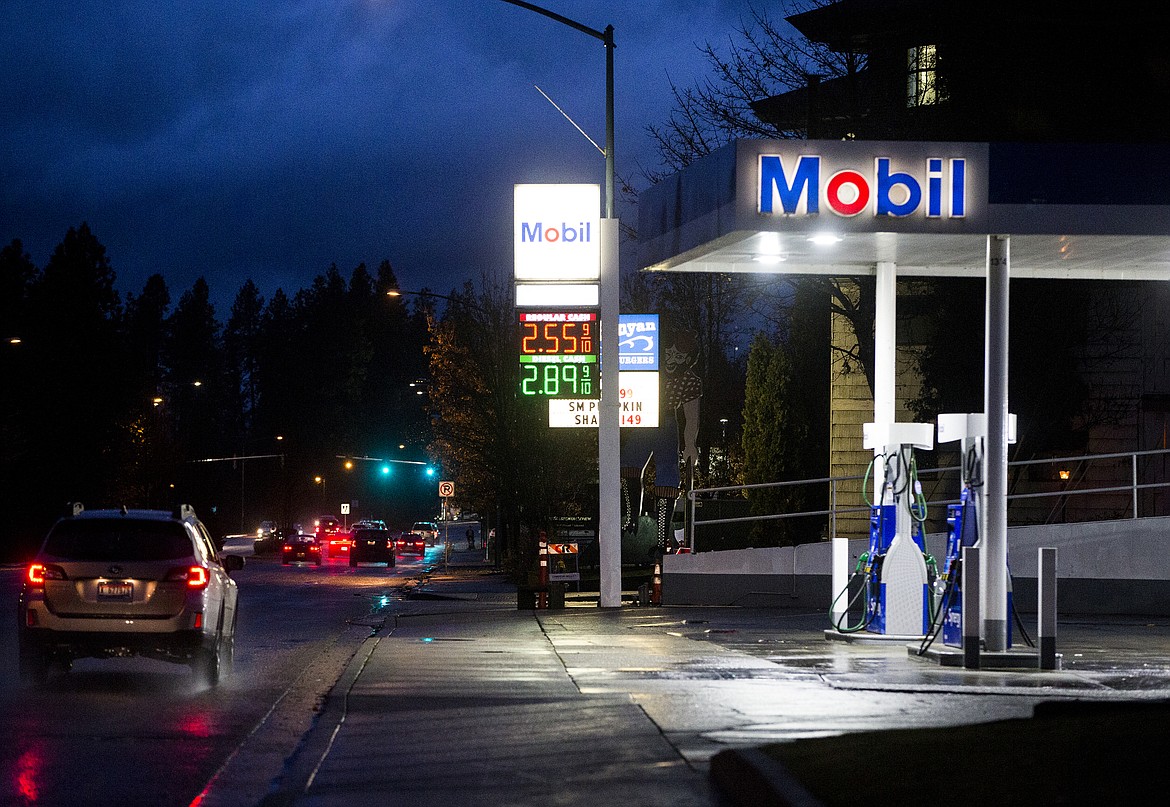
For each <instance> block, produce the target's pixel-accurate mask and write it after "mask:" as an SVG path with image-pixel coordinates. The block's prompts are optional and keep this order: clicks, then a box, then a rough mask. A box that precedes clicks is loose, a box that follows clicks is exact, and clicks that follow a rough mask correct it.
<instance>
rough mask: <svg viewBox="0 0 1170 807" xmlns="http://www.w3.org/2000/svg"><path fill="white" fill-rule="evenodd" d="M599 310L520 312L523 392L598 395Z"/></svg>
mask: <svg viewBox="0 0 1170 807" xmlns="http://www.w3.org/2000/svg"><path fill="white" fill-rule="evenodd" d="M599 336H600V333H599V330H598V322H597V312H596V311H541V312H533V311H524V312H521V313H520V394H521V395H530V396H537V397H541V398H598V397H600V395H601V384H600V377H599V375H598V372H597V368H598V363H597V361H598V360H597V356H598V349H599V348H600V346H601V345H600V342H601V340H600V338H599Z"/></svg>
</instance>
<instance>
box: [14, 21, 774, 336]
mask: <svg viewBox="0 0 1170 807" xmlns="http://www.w3.org/2000/svg"><path fill="white" fill-rule="evenodd" d="M538 5H541V6H543V7H545V8H547V9H549V10H552V11H555V12H557V13H559V14H562V15H564V16H566V17H569V18H571V19H574V20H577V21H578V22H581V23H583V24H585V25H588V26H590V27H592V28H596V29H599V30H600V29H604V28H605V26H606V25H610V24H612V25H613V26H614V29H615V41H616V43H617V48H616V50H615V61H616V69H615V75H616V78H617V82H616V84H617V86H616V92H615V96H616V106H617V111H616V140H617V143H616V148H615V153H616V155H617V173H618V174H619V175H620V176H623V177H628V178H630V179H631V180H633V181H634V184H635V186H636V187H638V188H642V187H645V185H646V184H647V183H646V181H645V180H644V179H643V177H642V171H643V170H644V169H649V170H653V169H657V168H659V163H658V157H657V153H656V151H655V150H654V148H653V145H652V142H651V139H650V137H649V135H648V134H647V133H646V126H647V125H650V124H661V123H662V122H664V121H665V120H666V119H667V117H668V115H669V112H670V109H671V106H672V99H671V97H670V91H669V90H670V82H671V81H672V80H673V81H674V82H675V83H676V84H678V85H680V86H682V87H689V86H692V85H693V84H694V83H695V82H696V81H698V80H701V79H702V78H704V77H706V76H707V75H709V69H708V66H707V64H706V62H705V60H704V59H703V57H702V56H701V54H700V53H699V52H698V46H699V45H700V44H702V43H704V42H707V41H710V42H712V43H713V44H716V45H719V46H725V45H726V43H727V42H728V41H729V38H730V37H731V36H733V35H734V32H735V29H736V28H737V27H738V26H739V25H740V23H741V21H746V20H747V19H748V18H749V16H750V9H751V7H752V0H722V1H721V0H638V2H603V1H602V0H544V2H539V3H538ZM756 5H757V7H759V5H760V3H759V0H756ZM775 6H776V4H775V3H767V4H766V6H765V7H766V8H767V9H768V11H769V13H774V16H777V17H778V16H779V14H778V13H775V12H774V7H775ZM0 53H2V54H3V55H2V56H0V59H3V69H2V70H0V108H3V110H4V125H3V127H0V243H2V244H7V243H9V242H10V241H11V240H12V239H13V238H20V239H21V240H22V241H23V242H24V246H25V249H26V250H27V251H28V252H29V254H30V255H31V256H32V259H33V261H34V263H36V264H37V266H43V265H44V263H45V262H46V261H47V260H48V258H49V256H50V254H51V252H52V250H53V248H54V247H55V246H56V245H57V244H58V243H59V242H60V241H61V239H62V237H63V236H64V235H65V232H66V231H67V230H68V229H69V228H70V227H74V226H77V225H78V224H80V223H81V222H82V221H85V222H88V223H89V226H90V228H91V229H92V231H93V232H94V234H95V235H96V237H97V238H98V240H100V241H101V242H102V243H103V244H104V245H105V246H106V249H107V253H108V256H109V258H110V261H111V264H112V265H113V267H114V269H115V271H116V272H117V274H118V287H119V290H120V291H122V292H123V293H125V292H133V293H138V292H140V291H141V289H142V284H143V282H144V281H145V279H146V277H148V276H149V275H150V274H153V273H155V272H159V273H161V274H162V275H163V276H164V277H165V278H166V280H167V283H168V285H169V286H170V290H171V295H172V299H174V300H177V299H178V297H179V295H180V294H181V293H182V292H183V291H185V290H186V289H188V288H190V286H191V284H192V283H193V282H194V281H195V279H196V278H197V277H199V276H201V275H202V276H204V277H206V278H207V280H208V282H209V283H210V284H211V289H212V294H213V299H214V301H215V302H216V304H217V309H218V313H219V314H220V316H221V318H226V316H227V313H228V312H227V310H226V307H227V306H228V305H230V302H231V300H232V299H233V298H234V296H235V293H236V291H237V290H238V289H239V287H240V285H241V284H242V283H243V281H244V280H245V279H246V278H249V277H250V278H252V280H253V281H255V283H256V284H257V285H258V286H259V287H260V291H261V293H262V294H263V295H264V296H265V298H267V297H269V296H270V295H271V294H272V292H273V291H275V290H276V289H277V288H278V287H282V288H284V289H285V290H286V291H287V292H289V293H290V294H291V293H293V292H295V291H296V290H298V289H300V288H302V287H304V286H307V285H308V284H309V283H310V282H311V280H312V278H313V277H314V276H316V275H317V274H320V273H321V272H323V271H325V270H326V269H327V268H328V266H329V265H330V264H331V263H336V264H337V266H338V268H339V269H341V271H342V273H343V274H344V275H345V276H346V277H348V276H349V273H350V271H351V270H352V269H353V267H354V266H356V265H357V264H358V263H360V262H365V263H367V264H368V265H370V266H371V267H373V266H376V265H377V263H379V262H380V261H381V260H383V259H389V260H390V262H391V263H392V264H393V265H394V267H395V270H396V272H397V273H398V277H399V279H400V281H401V283H402V285H403V287H404V288H410V289H417V288H421V287H423V286H429V287H430V288H431V289H433V290H435V291H438V292H440V293H443V292H446V291H448V290H450V289H451V288H452V287H454V286H458V285H460V284H461V283H462V281H463V280H464V279H467V278H471V279H478V278H479V277H480V276H481V274H483V273H498V274H499V276H500V277H510V274H511V259H512V256H511V240H510V239H511V215H512V186H513V184H515V183H523V182H596V183H598V184H602V183H603V182H604V159H603V158H602V156H601V154H600V153H599V152H598V151H597V150H596V149H595V148H594V147H593V146H592V145H590V143H589V141H588V140H586V139H585V138H584V137H583V136H582V135H581V134H580V133H579V132H577V131H576V130H575V129H574V128H573V126H572V125H571V124H570V123H569V122H568V121H566V120H565V119H564V118H563V117H562V116H561V114H560V113H559V112H557V110H556V109H555V108H554V107H553V106H552V105H551V104H550V103H549V102H548V101H547V100H545V99H544V98H543V97H542V96H541V95H540V93H539V92H537V90H536V89H535V88H534V85H539V87H540V88H541V89H542V90H544V91H545V92H546V93H548V95H549V96H551V97H552V99H553V100H554V101H556V103H557V104H558V105H559V106H560V107H561V108H562V109H564V110H565V112H566V113H568V114H569V115H571V116H572V117H573V119H574V120H575V121H576V122H577V123H578V124H580V125H581V126H582V128H583V129H584V130H585V131H586V132H587V133H589V135H590V136H591V137H592V138H593V139H594V140H596V141H597V142H598V143H604V134H605V132H604V128H605V127H604V114H605V111H604V97H605V88H604V74H605V52H604V47H603V46H602V44H601V42H599V41H598V40H595V39H593V38H591V37H589V36H587V35H585V34H583V33H580V32H578V31H575V30H573V29H571V28H568V27H566V26H564V25H561V24H558V23H556V22H554V21H552V20H549V19H547V18H545V17H542V16H540V15H538V14H536V13H533V12H531V11H527V10H524V9H521V8H517V7H515V6H512V5H509V4H506V3H504V2H500V0H280V1H279V2H275V1H274V0H249V2H245V3H241V2H238V0H230V1H229V0H203V2H200V3H158V2H147V1H146V0H129V1H128V2H118V1H117V0H115V2H101V3H99V2H94V0H70V2H68V3H63V4H61V3H42V2H33V1H30V0H0ZM619 212H620V213H622V214H623V215H629V216H630V219H629V223H630V224H636V220H634V218H633V212H632V211H627V210H621V211H619Z"/></svg>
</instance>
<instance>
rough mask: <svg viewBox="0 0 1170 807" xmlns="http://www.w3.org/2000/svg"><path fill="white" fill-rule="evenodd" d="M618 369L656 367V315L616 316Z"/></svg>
mask: <svg viewBox="0 0 1170 807" xmlns="http://www.w3.org/2000/svg"><path fill="white" fill-rule="evenodd" d="M618 369H619V370H650V371H653V370H657V369H658V315H657V314H621V315H619V316H618Z"/></svg>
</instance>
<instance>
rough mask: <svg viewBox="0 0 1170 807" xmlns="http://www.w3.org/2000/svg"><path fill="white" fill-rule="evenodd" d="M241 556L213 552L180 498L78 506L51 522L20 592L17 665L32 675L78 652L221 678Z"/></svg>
mask: <svg viewBox="0 0 1170 807" xmlns="http://www.w3.org/2000/svg"><path fill="white" fill-rule="evenodd" d="M243 567H244V559H243V558H242V557H240V556H239V555H221V554H220V553H219V552H218V550H217V549H216V546H215V542H214V541H213V540H212V538H211V535H210V534H209V533H208V531H207V528H206V527H205V526H204V525H203V523H202V522H201V521H199V519H198V518H196V517H195V512H194V510H193V509H192V508H191V507H190V506H188V505H181V506H180V507H178V508H176V509H175V510H174V511H173V512H168V511H166V510H127V509H126V508H124V507H123V508H122V509H120V510H85V509H84V508H82V507H81V506H80V505H74V506H73V512H72V514H71V515H69V516H66V517H65V518H62V519H60V520H59V521H58V522H57V523H56V524H54V525H53V527H52V528H51V529H50V530H49V533H48V535H47V536H45V541H44V543H43V544H42V545H41V548H40V551H39V552H37V555H36V557H35V558H33V561H32V563H30V564H29V566H28V569H27V570H26V573H25V577H24V586H23V588H22V589H21V593H20V603H19V607H18V610H19V620H20V623H19V631H20V672H21V676H22V677H23V678H24V679H25V680H27V681H31V682H34V683H39V682H41V681H44V680H45V679H46V678H47V677H48V674H49V671H50V669H51V668H52V667H57V668H59V669H63V670H68V669H69V668H70V666H71V665H72V662H73V659H76V658H86V657H89V658H114V657H119V656H144V657H147V658H153V659H161V660H163V661H170V662H176V663H180V664H188V665H190V666H191V668H192V671H193V672H194V674H195V676H196V678H197V680H198V681H199V682H200V683H203V684H206V685H208V686H214V685H216V684H217V683H219V681H220V678H221V677H223V676H224V675H226V674H227V673H228V672H229V671H230V670H231V666H232V655H233V645H234V639H235V628H236V602H237V589H236V583H235V581H234V580H232V579H231V577H230V576H229V574H230V573H231V572H233V571H236V570H238V569H242V568H243Z"/></svg>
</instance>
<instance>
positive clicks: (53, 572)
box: [25, 563, 65, 588]
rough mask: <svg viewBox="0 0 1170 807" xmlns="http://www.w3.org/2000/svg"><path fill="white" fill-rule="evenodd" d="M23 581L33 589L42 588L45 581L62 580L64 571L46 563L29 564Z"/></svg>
mask: <svg viewBox="0 0 1170 807" xmlns="http://www.w3.org/2000/svg"><path fill="white" fill-rule="evenodd" d="M25 579H26V580H28V582H29V585H31V586H32V587H33V588H43V587H44V585H45V581H46V580H64V579H65V570H64V569H62V568H61V567H60V566H53V565H52V564H48V563H30V564H29V566H28V571H27V573H26V575H25Z"/></svg>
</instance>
